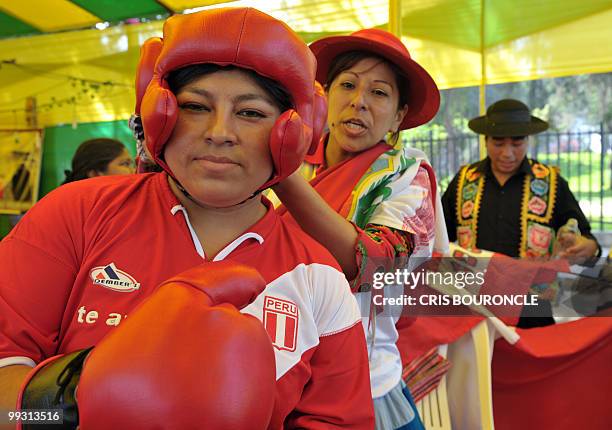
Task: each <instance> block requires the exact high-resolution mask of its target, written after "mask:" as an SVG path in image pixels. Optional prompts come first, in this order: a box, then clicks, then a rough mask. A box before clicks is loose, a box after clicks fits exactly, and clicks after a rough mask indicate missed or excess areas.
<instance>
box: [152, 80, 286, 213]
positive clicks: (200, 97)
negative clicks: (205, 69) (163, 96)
mask: <svg viewBox="0 0 612 430" xmlns="http://www.w3.org/2000/svg"><path fill="white" fill-rule="evenodd" d="M176 99H177V102H178V106H179V112H178V119H177V122H176V125H175V127H174V130H173V132H172V135H171V136H170V139H169V140H168V143H167V144H166V148H165V152H164V155H165V160H166V163H167V164H168V167H169V168H170V170H171V171H172V172H173V173H174V175H175V177H176V179H177V180H178V181H179V182H180V183H181V185H182V186H183V187H184V188H185V189H186V190H187V192H188V193H189V194H190V195H191V196H192V197H193V198H194V199H195V200H196V201H197V202H198V203H199V204H200V205H205V206H210V207H228V206H233V205H236V204H238V203H240V202H242V201H244V200H245V199H247V198H249V197H250V196H251V195H252V194H253V193H254V192H255V191H256V190H257V189H258V188H259V187H261V185H263V184H264V183H265V182H266V181H267V180H268V179H269V178H270V176H271V174H272V169H273V164H272V157H271V155H270V149H269V146H268V140H269V137H270V131H271V130H272V127H273V125H274V122H275V121H276V119H277V118H278V116H279V115H280V111H279V109H278V108H277V107H276V105H275V104H274V103H273V101H272V99H271V97H270V96H269V95H268V94H267V93H266V91H264V90H263V89H262V88H261V87H260V86H259V85H257V84H256V83H255V81H254V80H253V79H252V78H251V77H250V76H249V75H248V74H247V73H245V72H242V71H240V70H225V71H218V72H214V73H210V74H207V75H203V76H201V77H200V78H197V79H196V80H194V81H192V82H191V83H189V84H187V85H185V86H184V87H182V88H181V89H180V90H179V92H178V93H177V94H176Z"/></svg>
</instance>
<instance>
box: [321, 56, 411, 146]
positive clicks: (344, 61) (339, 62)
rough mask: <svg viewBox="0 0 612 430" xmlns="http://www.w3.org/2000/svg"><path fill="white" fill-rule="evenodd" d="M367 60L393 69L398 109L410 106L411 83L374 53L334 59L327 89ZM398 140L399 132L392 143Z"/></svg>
mask: <svg viewBox="0 0 612 430" xmlns="http://www.w3.org/2000/svg"><path fill="white" fill-rule="evenodd" d="M366 58H376V59H378V60H380V61H381V62H384V63H385V64H387V65H388V66H389V67H390V68H391V70H392V71H393V74H394V76H395V83H396V84H397V88H398V90H399V97H398V101H397V109H398V110H399V109H401V108H403V107H404V106H405V105H407V104H408V94H409V89H410V88H409V86H410V81H409V80H408V78H407V77H406V76H405V75H404V74H403V73H402V71H401V69H400V68H399V67H397V66H396V65H395V64H394V63H392V62H391V61H389V60H386V59H385V58H383V57H380V56H378V55H376V54H374V53H372V52H367V51H348V52H344V53H342V54H340V55H338V56H337V57H336V58H334V59H333V61H332V62H331V64H330V66H329V69H328V70H327V80H326V82H325V88H329V86H330V85H331V83H332V82H333V81H334V79H336V77H338V75H339V74H340V73H342V72H344V71H346V70H348V69H350V68H351V67H353V66H354V65H355V64H357V63H359V62H360V61H361V60H364V59H366ZM398 139H399V131H396V132H395V133H393V134H392V135H391V139H390V141H391V142H392V143H393V144H395V143H396V142H397V141H398Z"/></svg>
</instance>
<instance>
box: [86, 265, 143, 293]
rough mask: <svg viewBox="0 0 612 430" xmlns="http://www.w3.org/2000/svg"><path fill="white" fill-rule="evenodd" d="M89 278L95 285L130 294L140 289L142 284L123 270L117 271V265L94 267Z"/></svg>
mask: <svg viewBox="0 0 612 430" xmlns="http://www.w3.org/2000/svg"><path fill="white" fill-rule="evenodd" d="M89 276H91V280H92V281H93V283H94V284H95V285H101V286H103V287H104V288H108V289H109V290H113V291H119V292H121V293H129V292H131V291H136V290H137V289H139V288H140V283H139V282H136V279H134V278H133V277H132V276H130V275H128V274H127V273H125V272H124V271H123V270H119V269H117V267H115V263H110V264H107V265H106V266H98V267H94V268H93V269H91V273H90V274H89Z"/></svg>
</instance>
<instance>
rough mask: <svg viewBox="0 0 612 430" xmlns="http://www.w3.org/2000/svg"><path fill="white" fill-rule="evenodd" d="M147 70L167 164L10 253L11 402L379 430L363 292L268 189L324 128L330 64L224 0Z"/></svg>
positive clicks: (89, 193) (30, 229) (128, 416)
mask: <svg viewBox="0 0 612 430" xmlns="http://www.w3.org/2000/svg"><path fill="white" fill-rule="evenodd" d="M147 65H149V66H150V67H151V69H150V70H148V72H150V73H145V72H147V71H146V70H140V71H141V72H142V74H140V75H139V76H140V77H142V76H144V75H146V76H148V82H147V85H146V91H144V94H143V96H142V100H139V113H140V114H141V117H142V123H143V126H144V135H145V139H144V140H145V142H146V145H147V151H148V153H149V154H150V155H151V158H152V159H153V160H154V161H155V163H156V164H157V165H158V166H160V167H161V168H162V169H163V172H157V173H148V174H141V175H125V176H104V177H99V178H92V179H91V180H88V181H77V182H74V183H70V184H67V185H65V186H63V187H60V188H59V189H57V190H55V191H54V192H52V193H50V194H49V195H48V196H46V197H45V198H44V199H43V200H41V201H40V202H39V203H38V204H37V205H35V207H34V208H32V209H31V210H30V211H28V213H27V214H26V216H25V217H24V219H23V220H22V221H21V222H20V223H19V225H18V226H17V227H16V228H15V229H14V230H13V231H12V232H11V234H10V235H9V236H8V237H7V238H6V239H5V240H4V241H3V242H2V243H1V244H0V271H2V273H3V276H2V278H1V279H0V387H2V388H0V410H3V411H4V410H13V409H15V404H16V402H15V400H16V398H17V396H18V395H19V398H18V401H17V405H18V407H19V408H21V409H23V411H24V412H26V415H25V418H28V417H30V416H34V415H32V414H30V415H27V411H31V410H34V409H43V408H44V409H52V410H54V411H56V412H57V413H56V414H50V415H45V416H44V417H45V418H46V420H47V421H51V422H50V423H49V424H54V423H55V422H57V420H59V419H60V418H61V415H62V414H63V421H64V427H63V428H77V427H78V428H81V429H84V430H92V429H119V428H129V429H133V430H141V429H151V428H164V429H185V428H206V429H249V430H250V429H266V428H269V429H281V428H282V429H284V428H313V429H314V428H321V429H323V428H325V429H329V428H337V427H341V428H347V429H360V430H361V429H363V430H368V429H371V428H372V426H373V410H372V405H371V401H370V384H369V378H368V361H367V350H366V346H365V340H364V336H363V329H362V328H361V325H360V324H359V321H360V315H359V309H358V306H357V301H356V300H355V298H354V296H353V295H352V294H351V292H350V289H349V286H348V283H347V282H346V280H345V278H344V275H343V274H342V272H341V271H340V268H339V267H338V265H337V263H336V262H335V260H334V259H333V257H332V256H331V255H330V253H329V252H328V251H327V250H325V249H324V248H323V247H322V246H321V245H319V244H318V243H316V242H315V241H314V240H313V239H311V238H310V237H308V236H307V235H306V234H305V233H303V232H302V231H301V230H299V229H297V228H294V227H292V226H289V225H287V223H286V222H285V221H284V220H282V219H281V218H280V217H279V216H278V215H277V214H276V212H275V211H274V209H273V208H272V205H271V204H270V202H269V201H268V200H266V199H265V198H263V197H262V195H261V191H263V190H264V189H266V188H267V187H269V186H271V185H273V184H274V183H276V182H277V181H279V180H282V179H283V178H284V177H286V176H287V175H288V174H289V173H291V172H293V171H294V170H295V169H296V168H298V166H299V165H300V164H301V162H302V160H303V157H304V155H305V153H306V151H307V150H308V148H309V146H310V143H311V141H312V140H313V137H312V135H313V129H314V130H317V129H319V130H320V129H322V124H317V119H316V118H317V115H316V109H317V105H318V104H317V101H316V100H317V98H316V97H317V96H316V92H315V71H316V61H315V58H314V55H313V54H312V52H311V51H310V50H309V49H308V47H307V46H306V45H305V44H304V43H303V42H302V41H301V40H300V39H299V37H298V36H297V35H296V34H295V33H294V32H293V31H292V30H291V29H290V28H289V27H288V26H287V25H286V24H285V23H283V22H281V21H278V20H276V19H274V18H272V17H270V16H268V15H265V14H263V13H261V12H259V11H257V10H255V9H251V8H223V9H214V10H208V11H202V12H200V13H196V14H189V15H175V16H173V17H171V18H169V19H168V20H167V21H166V23H165V25H164V37H163V39H160V38H153V39H150V40H148V41H147V42H146V43H145V44H144V45H143V48H142V57H141V64H140V67H141V68H146V67H147ZM247 265H248V266H254V267H255V269H257V270H255V269H252V268H249V267H248V266H247ZM160 284H162V285H161V286H159V285H160ZM158 286H159V287H158ZM238 310H240V312H239V311H238ZM339 355H342V356H343V357H345V358H346V360H336V358H337V357H338V356H339ZM77 388H78V389H77ZM60 412H61V413H60ZM13 416H14V414H13ZM38 416H39V417H40V414H39V415H38ZM32 424H38V423H37V422H34V423H32ZM28 425H30V424H25V423H24V428H27V426H28ZM37 428H38V427H37ZM43 428H44V427H43Z"/></svg>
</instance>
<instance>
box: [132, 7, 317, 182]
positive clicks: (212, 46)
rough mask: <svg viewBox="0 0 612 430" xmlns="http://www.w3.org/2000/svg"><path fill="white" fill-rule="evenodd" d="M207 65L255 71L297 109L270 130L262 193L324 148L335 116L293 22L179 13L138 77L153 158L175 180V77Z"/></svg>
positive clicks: (226, 13)
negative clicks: (167, 151)
mask: <svg viewBox="0 0 612 430" xmlns="http://www.w3.org/2000/svg"><path fill="white" fill-rule="evenodd" d="M202 63H213V64H218V65H221V66H226V65H234V66H236V67H241V68H245V69H250V70H253V71H255V72H256V73H258V74H260V75H262V76H265V77H267V78H270V79H272V80H274V81H276V82H278V83H279V84H280V85H282V86H283V87H284V88H285V89H286V90H287V91H288V92H289V94H290V95H291V97H292V99H293V103H294V108H293V109H290V110H288V111H285V112H283V113H282V114H281V115H280V116H279V117H278V119H277V120H276V122H275V124H274V126H273V128H272V131H271V133H270V139H269V146H270V153H271V156H272V161H273V164H274V173H273V175H272V177H271V178H270V180H268V181H267V182H266V183H264V184H263V185H262V186H261V187H260V188H259V189H258V191H260V190H263V189H265V188H268V187H270V186H272V185H274V184H275V183H277V182H279V181H280V180H282V179H284V178H286V177H287V176H289V175H290V174H291V173H293V172H294V171H295V170H297V168H298V167H299V166H300V164H301V163H302V161H303V159H304V156H305V155H306V153H307V152H308V153H312V152H314V150H315V149H316V145H317V144H318V142H319V138H320V136H321V134H322V131H323V127H324V125H325V120H326V115H327V105H326V102H325V95H324V93H323V91H322V88H321V87H320V86H316V85H315V72H316V60H315V58H314V55H313V54H312V53H311V51H310V49H308V47H307V46H306V44H305V43H304V42H302V41H301V40H300V38H299V37H298V36H297V34H295V32H293V30H291V29H290V28H289V27H288V26H287V25H286V24H285V23H283V22H282V21H279V20H277V19H275V18H272V17H271V16H269V15H266V14H264V13H262V12H260V11H258V10H256V9H252V8H221V9H213V10H207V11H202V12H199V13H194V14H189V15H174V16H172V17H170V18H169V19H168V20H167V21H166V22H165V24H164V37H163V38H162V39H160V38H152V39H149V40H147V41H146V42H145V43H144V45H143V47H142V49H141V60H140V63H139V65H138V72H137V78H136V97H137V100H136V113H140V115H141V118H142V123H143V127H144V134H145V142H146V148H147V150H148V152H149V154H150V155H151V158H152V159H153V160H155V162H156V163H157V164H158V165H160V166H161V167H162V168H163V169H164V170H165V171H166V172H167V173H168V174H169V175H170V176H172V177H173V178H174V174H173V173H172V171H171V170H170V168H169V167H168V165H167V164H166V162H165V160H164V157H163V152H164V146H165V144H166V142H167V141H168V139H169V137H170V135H171V133H172V130H173V129H174V125H175V124H176V120H177V115H178V107H177V102H176V97H175V95H174V94H173V93H172V92H171V91H170V90H169V87H168V82H167V77H168V74H169V73H170V72H172V71H174V70H177V69H180V68H183V67H186V66H189V65H192V64H202ZM145 84H146V85H145Z"/></svg>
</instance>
